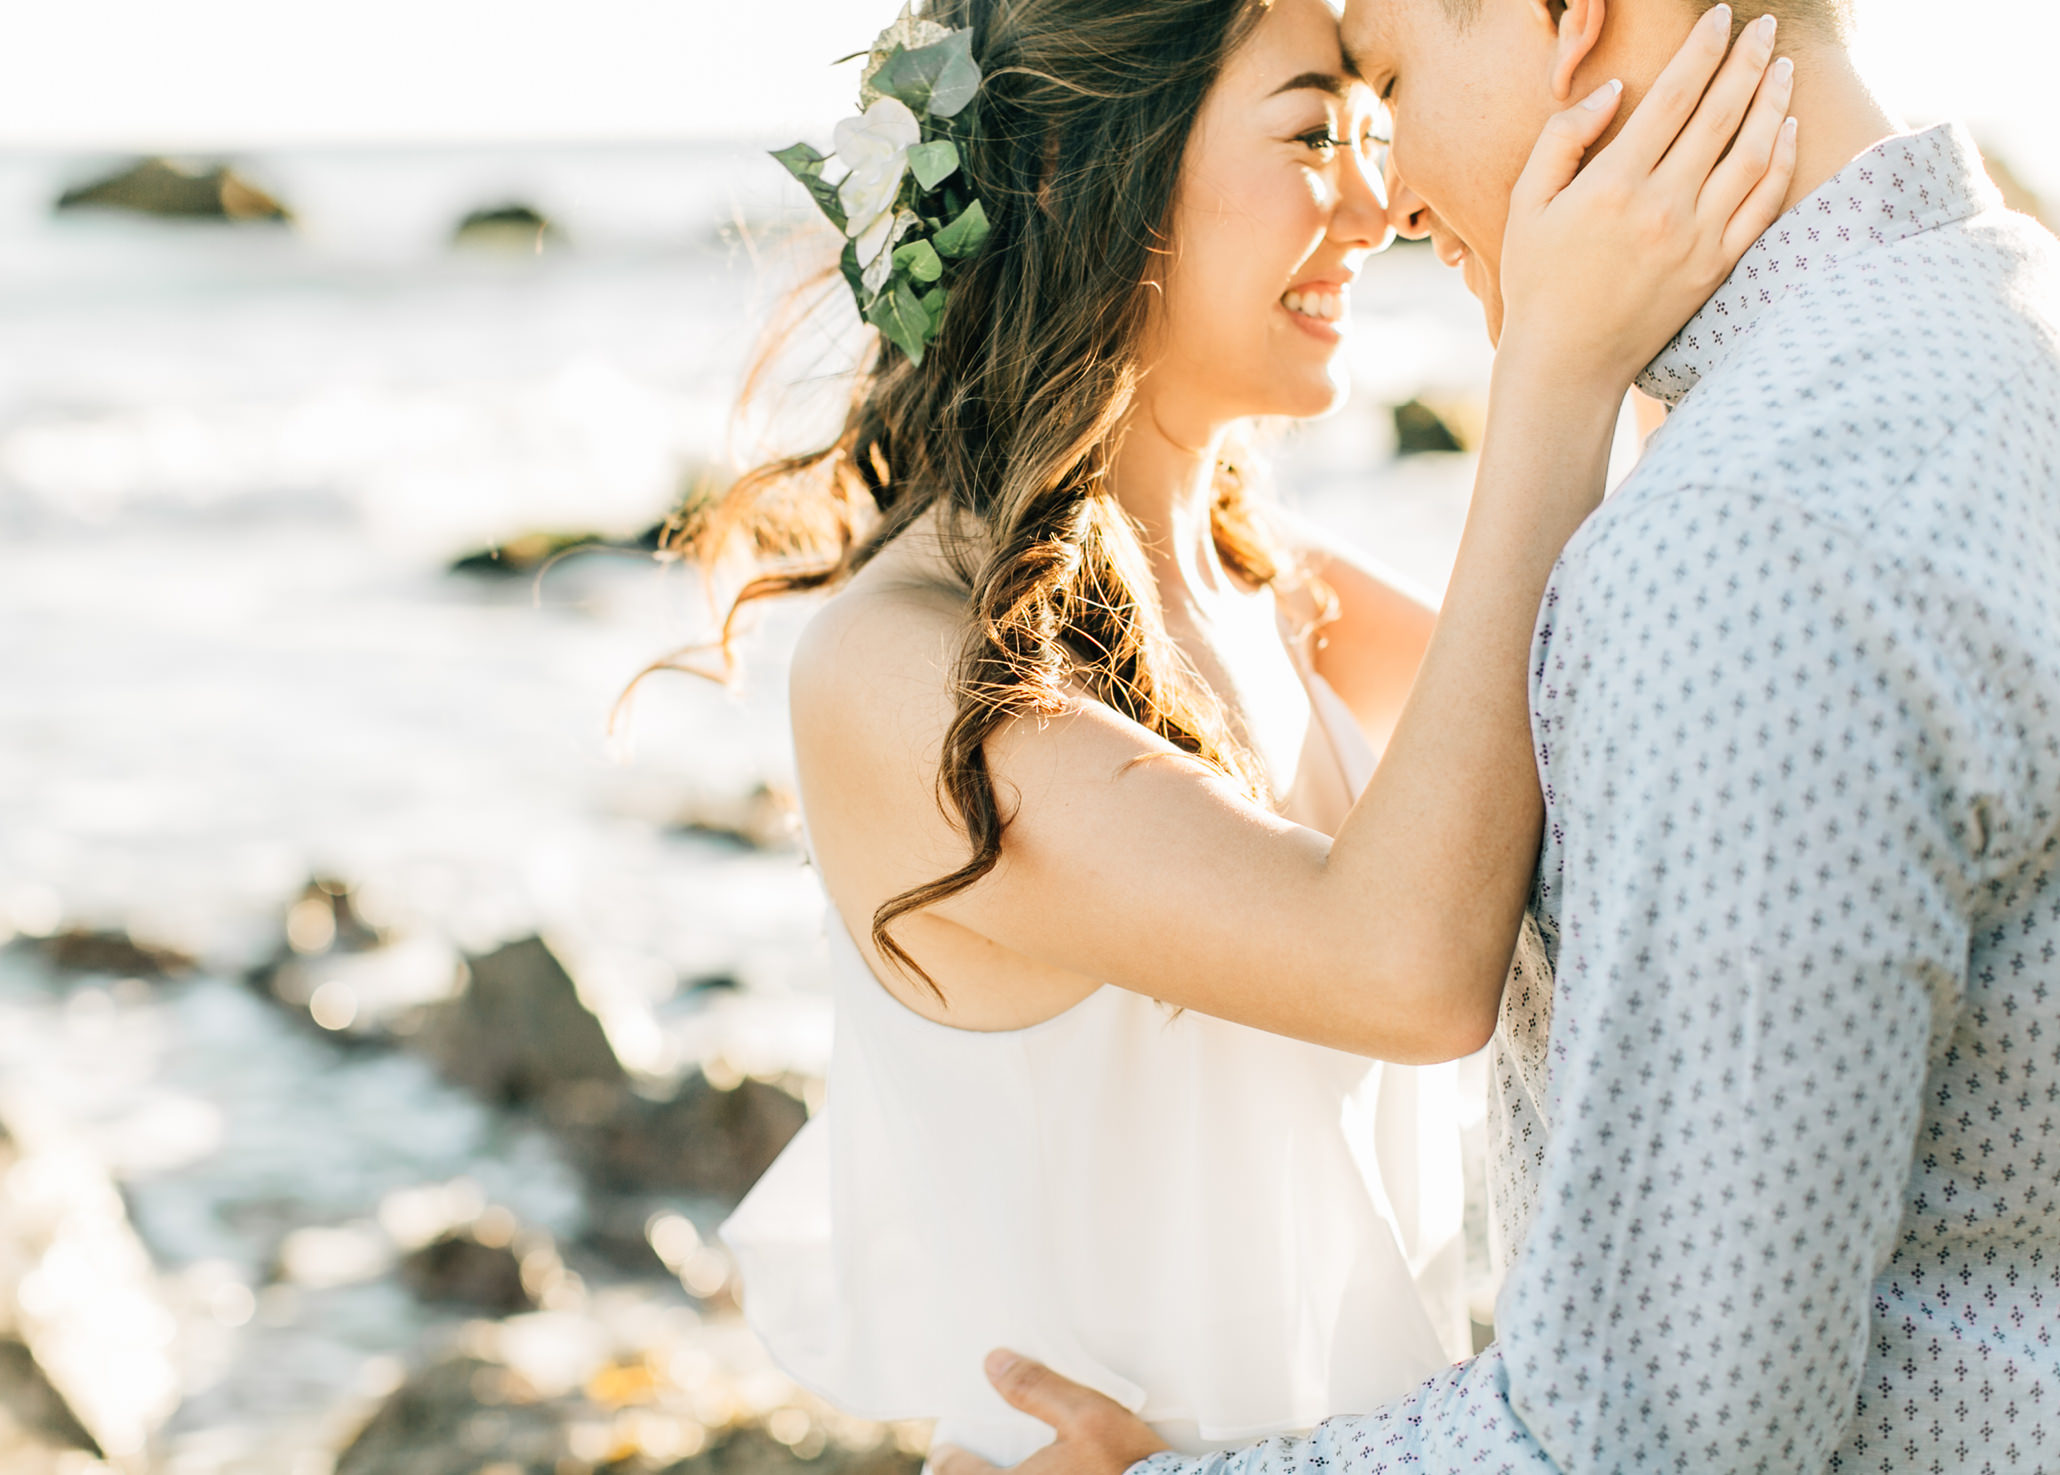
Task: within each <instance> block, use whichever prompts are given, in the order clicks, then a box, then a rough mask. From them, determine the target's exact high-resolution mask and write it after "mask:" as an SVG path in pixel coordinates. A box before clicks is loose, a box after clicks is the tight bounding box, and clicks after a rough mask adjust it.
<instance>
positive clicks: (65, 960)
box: [36, 927, 196, 978]
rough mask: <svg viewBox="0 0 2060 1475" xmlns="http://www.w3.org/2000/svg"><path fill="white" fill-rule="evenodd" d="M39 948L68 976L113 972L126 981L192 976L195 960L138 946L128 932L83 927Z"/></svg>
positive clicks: (44, 941)
mask: <svg viewBox="0 0 2060 1475" xmlns="http://www.w3.org/2000/svg"><path fill="white" fill-rule="evenodd" d="M36 946H37V948H38V949H39V950H40V951H41V952H42V954H43V956H44V957H45V958H46V959H48V960H49V963H50V966H51V967H53V968H57V969H61V970H63V971H64V972H66V973H112V974H117V975H119V976H121V977H124V978H132V977H133V978H162V977H165V976H166V975H168V974H173V973H190V972H191V971H192V970H193V968H194V967H195V966H196V965H195V963H194V960H193V959H192V958H190V957H188V956H187V955H186V954H184V953H182V952H180V951H179V950H178V949H176V948H168V947H153V946H151V945H149V944H147V943H139V942H137V941H135V940H134V939H133V938H131V937H130V936H129V934H128V933H126V932H94V931H89V930H87V929H86V928H83V927H74V928H71V929H70V930H69V931H65V932H60V933H57V934H56V935H55V936H52V937H46V938H43V939H41V940H40V941H39V942H38V943H37V944H36Z"/></svg>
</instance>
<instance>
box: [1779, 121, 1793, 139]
mask: <svg viewBox="0 0 2060 1475" xmlns="http://www.w3.org/2000/svg"><path fill="white" fill-rule="evenodd" d="M1795 130H1796V121H1795V119H1793V118H1790V119H1789V120H1788V121H1787V122H1786V123H1783V124H1782V125H1781V136H1782V137H1783V138H1785V139H1787V140H1788V141H1789V142H1790V143H1793V142H1795Z"/></svg>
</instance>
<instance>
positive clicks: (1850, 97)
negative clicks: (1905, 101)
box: [1781, 46, 1904, 211]
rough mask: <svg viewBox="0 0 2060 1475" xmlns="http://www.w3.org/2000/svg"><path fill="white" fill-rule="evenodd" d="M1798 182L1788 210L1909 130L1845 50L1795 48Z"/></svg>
mask: <svg viewBox="0 0 2060 1475" xmlns="http://www.w3.org/2000/svg"><path fill="white" fill-rule="evenodd" d="M1791 54H1792V55H1793V56H1794V57H1795V97H1794V99H1793V100H1792V101H1791V102H1790V104H1789V111H1790V112H1791V113H1792V114H1793V115H1794V116H1795V120H1796V124H1797V132H1796V158H1795V182H1794V183H1793V184H1792V185H1790V186H1789V190H1788V198H1787V199H1786V200H1784V201H1783V202H1782V205H1781V208H1782V209H1783V210H1784V211H1787V210H1791V209H1793V208H1794V207H1795V206H1796V205H1798V204H1800V203H1801V202H1802V201H1804V200H1806V199H1808V198H1809V197H1810V196H1811V195H1813V194H1815V193H1816V192H1817V191H1818V190H1819V189H1821V188H1822V187H1823V185H1824V183H1825V181H1827V180H1829V179H1830V178H1832V176H1834V175H1836V174H1837V173H1838V172H1839V171H1840V170H1841V169H1843V168H1845V166H1846V165H1848V164H1850V163H1851V162H1852V161H1853V160H1854V159H1857V158H1858V157H1859V156H1860V155H1861V154H1864V153H1866V152H1867V150H1868V149H1871V148H1872V147H1874V145H1875V144H1877V143H1879V142H1881V140H1882V139H1884V138H1891V137H1893V136H1895V135H1896V134H1898V133H1901V132H1903V131H1904V129H1903V125H1902V124H1901V123H1900V122H1899V121H1897V119H1896V118H1895V116H1894V115H1893V114H1891V113H1890V112H1889V111H1888V109H1886V108H1885V107H1883V106H1882V105H1881V101H1880V99H1878V98H1877V97H1875V95H1874V91H1873V89H1872V88H1870V87H1869V86H1868V85H1867V82H1866V79H1865V78H1864V77H1862V76H1861V75H1860V74H1859V71H1858V70H1857V69H1856V68H1855V67H1854V66H1853V61H1852V57H1851V56H1850V55H1849V54H1848V53H1847V52H1846V51H1845V49H1844V48H1843V47H1838V46H1807V47H1796V48H1795V49H1794V50H1793V52H1792V53H1791Z"/></svg>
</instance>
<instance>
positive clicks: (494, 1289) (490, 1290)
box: [400, 1209, 571, 1316]
mask: <svg viewBox="0 0 2060 1475" xmlns="http://www.w3.org/2000/svg"><path fill="white" fill-rule="evenodd" d="M400 1273H401V1283H402V1284H403V1285H405V1286H406V1287H407V1288H408V1289H409V1290H410V1291H412V1292H413V1293H414V1295H415V1298H416V1299H417V1300H419V1301H424V1302H428V1303H430V1304H432V1305H436V1304H444V1305H459V1306H471V1307H475V1308H477V1309H478V1310H481V1311H485V1312H488V1313H490V1314H492V1315H494V1316H516V1315H520V1314H521V1313H523V1312H526V1311H536V1310H538V1309H540V1308H541V1307H543V1306H544V1305H545V1304H546V1303H547V1302H549V1301H555V1300H558V1299H560V1297H559V1296H558V1295H557V1294H556V1293H557V1292H559V1291H560V1290H561V1289H562V1288H564V1287H566V1286H567V1285H569V1284H570V1283H571V1282H570V1281H569V1279H568V1277H567V1275H566V1271H565V1263H564V1261H562V1260H561V1259H559V1257H558V1251H557V1248H556V1246H554V1245H553V1244H552V1243H551V1240H550V1237H549V1236H548V1235H545V1234H540V1233H536V1232H534V1231H532V1232H529V1233H523V1234H517V1233H515V1231H514V1219H513V1217H512V1216H510V1215H508V1214H507V1213H506V1212H505V1211H504V1210H492V1209H489V1210H488V1211H487V1212H486V1213H485V1214H482V1215H481V1216H480V1217H479V1218H478V1219H477V1220H475V1221H474V1222H472V1223H471V1224H468V1225H464V1226H462V1227H460V1228H457V1229H451V1230H446V1231H445V1232H444V1233H442V1234H440V1235H438V1236H437V1237H436V1238H435V1239H433V1240H431V1241H430V1242H429V1243H428V1244H426V1245H423V1246H422V1247H421V1248H420V1249H418V1250H415V1251H413V1252H412V1253H411V1254H409V1255H408V1256H407V1258H405V1259H404V1260H402V1261H401V1269H400Z"/></svg>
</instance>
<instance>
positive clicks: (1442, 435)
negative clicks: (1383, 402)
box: [1395, 399, 1466, 456]
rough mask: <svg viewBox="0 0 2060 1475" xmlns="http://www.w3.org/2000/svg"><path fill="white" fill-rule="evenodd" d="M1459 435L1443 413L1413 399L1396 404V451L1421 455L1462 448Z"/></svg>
mask: <svg viewBox="0 0 2060 1475" xmlns="http://www.w3.org/2000/svg"><path fill="white" fill-rule="evenodd" d="M1465 449H1466V447H1465V446H1464V445H1463V444H1461V443H1460V439H1459V436H1458V434H1457V433H1456V432H1455V431H1454V430H1453V429H1452V427H1451V426H1450V425H1448V424H1446V423H1445V419H1444V417H1443V416H1441V415H1439V413H1438V412H1437V411H1436V410H1434V409H1432V408H1431V407H1430V406H1429V405H1427V404H1425V403H1424V402H1423V401H1422V400H1417V399H1413V400H1410V401H1409V402H1408V403H1407V404H1400V405H1397V406H1395V454H1396V455H1398V456H1421V455H1424V454H1427V453H1435V452H1439V451H1463V450H1465Z"/></svg>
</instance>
